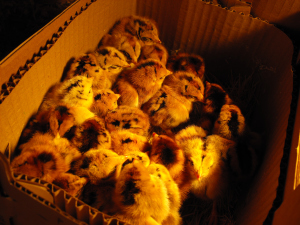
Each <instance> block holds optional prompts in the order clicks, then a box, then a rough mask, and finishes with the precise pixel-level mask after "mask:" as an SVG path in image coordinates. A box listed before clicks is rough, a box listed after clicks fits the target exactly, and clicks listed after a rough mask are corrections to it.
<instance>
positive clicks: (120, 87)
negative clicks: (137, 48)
mask: <svg viewBox="0 0 300 225" xmlns="http://www.w3.org/2000/svg"><path fill="white" fill-rule="evenodd" d="M169 74H170V73H169V71H168V70H167V69H166V68H165V66H164V65H163V64H162V63H161V62H160V61H158V60H155V59H147V60H144V61H141V62H139V63H138V64H137V65H136V66H135V67H134V68H132V69H128V70H125V71H123V72H122V73H121V74H120V76H119V78H118V80H117V81H116V84H115V87H114V88H113V91H114V92H115V93H118V94H120V95H121V97H120V99H119V102H118V103H119V105H129V106H134V107H138V108H140V107H141V106H142V105H143V104H144V103H145V102H147V101H148V100H149V99H150V98H151V97H152V96H153V95H154V94H155V93H156V92H157V91H158V90H159V89H160V87H161V85H162V83H163V81H164V79H165V77H166V76H167V75H169Z"/></svg>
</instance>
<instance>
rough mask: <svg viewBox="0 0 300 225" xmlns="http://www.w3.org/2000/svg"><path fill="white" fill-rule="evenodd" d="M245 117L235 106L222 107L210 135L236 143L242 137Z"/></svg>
mask: <svg viewBox="0 0 300 225" xmlns="http://www.w3.org/2000/svg"><path fill="white" fill-rule="evenodd" d="M245 129H246V124H245V117H244V116H243V114H242V112H241V110H240V109H239V107H237V106H236V105H223V106H222V108H221V111H220V114H219V117H218V118H217V120H216V121H215V124H214V127H213V130H212V133H213V134H218V135H220V136H221V137H224V138H227V139H230V140H234V141H237V140H238V139H239V137H242V136H244V134H245Z"/></svg>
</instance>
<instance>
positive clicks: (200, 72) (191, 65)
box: [167, 53, 205, 81]
mask: <svg viewBox="0 0 300 225" xmlns="http://www.w3.org/2000/svg"><path fill="white" fill-rule="evenodd" d="M167 68H168V70H170V71H172V72H176V71H186V72H189V73H193V74H195V75H196V76H197V77H199V78H200V79H201V80H202V81H204V80H205V76H204V74H205V63H204V59H203V58H202V57H201V56H199V55H196V54H190V53H178V54H174V55H172V56H170V57H169V58H168V62H167Z"/></svg>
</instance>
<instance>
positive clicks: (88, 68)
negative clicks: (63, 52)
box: [64, 53, 107, 88]
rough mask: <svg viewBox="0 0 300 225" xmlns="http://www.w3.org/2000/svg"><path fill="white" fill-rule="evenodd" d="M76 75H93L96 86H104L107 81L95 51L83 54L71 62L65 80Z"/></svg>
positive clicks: (94, 85)
mask: <svg viewBox="0 0 300 225" xmlns="http://www.w3.org/2000/svg"><path fill="white" fill-rule="evenodd" d="M75 76H85V77H88V78H89V77H93V78H94V79H93V87H94V88H95V87H96V88H104V87H105V84H106V82H107V78H106V75H105V74H104V73H103V70H102V69H101V67H100V66H99V63H98V61H97V58H96V56H95V55H94V54H93V53H88V54H83V55H80V56H78V57H77V58H75V59H74V60H73V62H72V63H71V64H70V69H69V70H68V71H67V73H66V76H65V79H64V80H69V79H71V78H72V77H75Z"/></svg>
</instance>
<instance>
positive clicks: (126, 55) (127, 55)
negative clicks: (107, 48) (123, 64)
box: [121, 50, 132, 60]
mask: <svg viewBox="0 0 300 225" xmlns="http://www.w3.org/2000/svg"><path fill="white" fill-rule="evenodd" d="M121 52H122V53H123V54H124V56H125V57H126V58H127V59H128V60H132V58H131V56H130V55H129V53H128V52H126V51H124V50H122V51H121Z"/></svg>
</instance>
